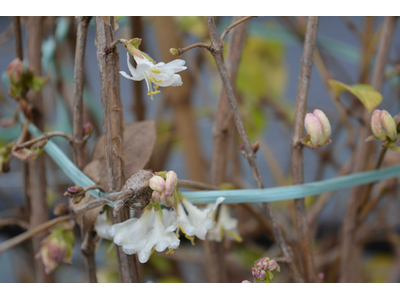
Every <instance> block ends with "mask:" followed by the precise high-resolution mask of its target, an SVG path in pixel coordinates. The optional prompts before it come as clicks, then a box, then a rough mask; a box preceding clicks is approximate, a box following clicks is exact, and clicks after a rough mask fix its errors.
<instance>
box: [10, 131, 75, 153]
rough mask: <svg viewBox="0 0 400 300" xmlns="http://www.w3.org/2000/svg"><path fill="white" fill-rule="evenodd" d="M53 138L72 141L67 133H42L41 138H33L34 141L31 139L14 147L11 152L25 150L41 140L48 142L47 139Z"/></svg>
mask: <svg viewBox="0 0 400 300" xmlns="http://www.w3.org/2000/svg"><path fill="white" fill-rule="evenodd" d="M55 136H61V137H63V138H66V139H67V140H68V141H69V142H71V141H72V140H73V137H72V136H71V135H70V134H67V133H65V132H62V131H52V132H44V133H43V134H42V135H41V136H39V137H37V138H34V139H31V140H29V141H26V142H24V143H21V144H17V145H15V146H14V149H13V150H19V149H22V148H27V147H29V146H32V145H33V144H35V143H37V142H40V141H43V140H48V139H50V138H52V137H55Z"/></svg>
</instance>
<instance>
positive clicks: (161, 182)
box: [149, 171, 180, 207]
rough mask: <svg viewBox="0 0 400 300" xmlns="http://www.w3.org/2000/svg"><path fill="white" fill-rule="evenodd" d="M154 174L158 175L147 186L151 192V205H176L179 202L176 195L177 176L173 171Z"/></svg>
mask: <svg viewBox="0 0 400 300" xmlns="http://www.w3.org/2000/svg"><path fill="white" fill-rule="evenodd" d="M156 174H158V175H155V176H153V177H152V178H151V179H150V181H149V186H150V188H151V189H152V190H153V194H152V199H151V204H153V205H154V204H157V203H159V202H161V203H163V204H164V205H165V206H168V207H170V206H175V205H177V204H178V203H179V200H180V199H179V196H178V193H177V186H178V175H176V173H175V172H174V171H169V172H158V173H156ZM164 178H165V179H164Z"/></svg>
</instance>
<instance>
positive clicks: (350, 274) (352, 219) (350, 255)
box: [340, 17, 396, 282]
mask: <svg viewBox="0 0 400 300" xmlns="http://www.w3.org/2000/svg"><path fill="white" fill-rule="evenodd" d="M395 24H396V17H385V18H384V20H383V27H382V30H381V35H380V39H379V46H378V52H377V56H376V62H375V66H374V70H373V73H372V80H371V85H372V87H373V88H375V89H376V90H377V91H380V90H381V88H382V84H383V79H384V67H385V65H386V61H387V57H388V53H389V50H390V45H391V43H392V38H393V34H394V29H395ZM370 119H371V114H370V113H368V112H366V111H365V113H364V120H365V125H364V127H362V129H361V131H360V134H359V139H358V146H357V149H356V151H355V153H354V159H355V163H354V173H358V172H362V171H364V170H365V168H366V165H367V164H366V162H367V161H368V153H369V152H370V149H371V144H369V143H365V142H364V141H365V139H366V138H367V137H368V136H369V135H370V131H371V129H370V128H369V124H370ZM364 191H365V186H358V187H354V188H352V189H351V191H350V201H349V202H348V205H347V208H346V214H345V217H344V221H343V229H342V234H343V241H342V245H341V265H340V282H354V281H355V277H356V275H355V270H356V266H357V263H358V260H357V258H356V257H355V247H354V243H355V238H354V237H355V231H356V227H357V226H356V222H357V212H358V208H359V204H360V199H361V197H360V195H363V192H364Z"/></svg>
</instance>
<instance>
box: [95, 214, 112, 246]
mask: <svg viewBox="0 0 400 300" xmlns="http://www.w3.org/2000/svg"><path fill="white" fill-rule="evenodd" d="M110 227H111V223H109V222H108V221H107V212H103V213H102V214H99V215H98V216H97V219H96V222H95V223H94V228H95V229H96V232H97V235H98V236H99V237H101V238H102V239H106V240H112V237H111V236H110V234H109V233H108V230H109V229H110Z"/></svg>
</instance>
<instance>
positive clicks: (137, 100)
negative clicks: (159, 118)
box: [130, 16, 146, 121]
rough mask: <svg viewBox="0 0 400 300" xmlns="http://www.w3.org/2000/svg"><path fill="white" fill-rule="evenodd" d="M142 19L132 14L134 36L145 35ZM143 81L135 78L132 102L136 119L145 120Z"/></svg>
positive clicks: (144, 49)
mask: <svg viewBox="0 0 400 300" xmlns="http://www.w3.org/2000/svg"><path fill="white" fill-rule="evenodd" d="M142 19H143V17H140V16H131V17H130V23H131V33H132V36H134V37H141V36H142V35H143V30H142ZM143 46H144V45H141V47H142V49H143V51H146V48H144V47H143ZM142 87H143V86H142V82H140V81H136V80H133V82H132V88H133V95H134V98H133V99H134V103H133V104H132V108H133V111H134V113H135V115H136V121H143V120H144V119H145V118H146V105H145V103H144V101H143V96H142V94H143V93H142V91H143V88H142Z"/></svg>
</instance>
